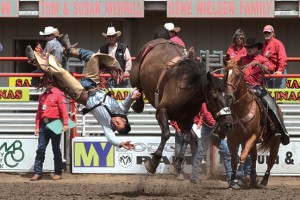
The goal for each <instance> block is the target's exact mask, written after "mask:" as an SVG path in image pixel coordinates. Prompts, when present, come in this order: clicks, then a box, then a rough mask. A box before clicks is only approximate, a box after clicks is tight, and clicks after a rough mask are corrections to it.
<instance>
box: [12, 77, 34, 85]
mask: <svg viewBox="0 0 300 200" xmlns="http://www.w3.org/2000/svg"><path fill="white" fill-rule="evenodd" d="M31 79H32V77H9V78H8V86H9V87H30V84H31Z"/></svg>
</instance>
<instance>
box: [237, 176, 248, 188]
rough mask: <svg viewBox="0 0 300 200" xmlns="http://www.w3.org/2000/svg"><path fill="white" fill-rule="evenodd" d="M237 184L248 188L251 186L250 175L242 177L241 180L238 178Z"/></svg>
mask: <svg viewBox="0 0 300 200" xmlns="http://www.w3.org/2000/svg"><path fill="white" fill-rule="evenodd" d="M238 184H239V185H240V186H242V187H243V188H245V189H250V187H251V180H250V176H245V177H243V178H242V179H241V180H239V183H238Z"/></svg>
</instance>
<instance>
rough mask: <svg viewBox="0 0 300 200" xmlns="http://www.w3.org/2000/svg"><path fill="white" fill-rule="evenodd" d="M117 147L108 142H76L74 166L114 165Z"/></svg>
mask: <svg viewBox="0 0 300 200" xmlns="http://www.w3.org/2000/svg"><path fill="white" fill-rule="evenodd" d="M114 157H115V148H114V147H113V146H112V145H111V144H110V143H108V142H75V143H74V167H114V166H115V162H114Z"/></svg>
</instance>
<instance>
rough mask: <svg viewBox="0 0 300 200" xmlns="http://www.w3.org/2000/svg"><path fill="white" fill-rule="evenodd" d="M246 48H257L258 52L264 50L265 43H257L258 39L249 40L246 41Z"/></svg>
mask: <svg viewBox="0 0 300 200" xmlns="http://www.w3.org/2000/svg"><path fill="white" fill-rule="evenodd" d="M245 47H246V48H247V47H257V48H258V50H260V49H262V47H263V43H261V42H259V41H257V39H256V38H248V39H247V40H246V44H245Z"/></svg>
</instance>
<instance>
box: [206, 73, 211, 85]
mask: <svg viewBox="0 0 300 200" xmlns="http://www.w3.org/2000/svg"><path fill="white" fill-rule="evenodd" d="M211 76H212V75H211V73H210V72H207V73H206V80H207V83H211V79H212V77H211Z"/></svg>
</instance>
